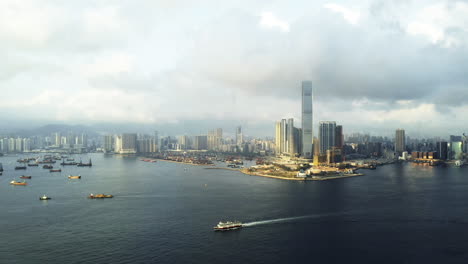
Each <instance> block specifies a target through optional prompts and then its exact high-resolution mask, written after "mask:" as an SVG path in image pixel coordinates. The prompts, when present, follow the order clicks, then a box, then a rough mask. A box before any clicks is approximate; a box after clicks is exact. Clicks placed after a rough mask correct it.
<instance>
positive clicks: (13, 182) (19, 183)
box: [10, 181, 28, 186]
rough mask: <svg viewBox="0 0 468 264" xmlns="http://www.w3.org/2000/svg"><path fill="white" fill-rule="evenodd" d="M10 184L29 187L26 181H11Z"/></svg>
mask: <svg viewBox="0 0 468 264" xmlns="http://www.w3.org/2000/svg"><path fill="white" fill-rule="evenodd" d="M10 184H11V185H23V186H26V185H28V183H27V182H25V181H23V182H17V181H11V182H10Z"/></svg>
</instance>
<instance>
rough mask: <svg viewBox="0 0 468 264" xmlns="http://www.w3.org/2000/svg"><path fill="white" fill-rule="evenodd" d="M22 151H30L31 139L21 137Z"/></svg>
mask: <svg viewBox="0 0 468 264" xmlns="http://www.w3.org/2000/svg"><path fill="white" fill-rule="evenodd" d="M22 145H23V152H30V151H31V139H29V138H23V144H22Z"/></svg>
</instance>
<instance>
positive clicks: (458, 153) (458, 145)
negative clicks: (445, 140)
mask: <svg viewBox="0 0 468 264" xmlns="http://www.w3.org/2000/svg"><path fill="white" fill-rule="evenodd" d="M450 158H451V159H455V160H459V159H462V158H463V142H462V141H454V142H450Z"/></svg>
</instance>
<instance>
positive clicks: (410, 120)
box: [0, 0, 468, 135]
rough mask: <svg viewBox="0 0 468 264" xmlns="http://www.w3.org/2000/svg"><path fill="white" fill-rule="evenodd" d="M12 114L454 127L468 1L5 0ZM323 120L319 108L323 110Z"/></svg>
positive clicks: (466, 77)
mask: <svg viewBox="0 0 468 264" xmlns="http://www.w3.org/2000/svg"><path fill="white" fill-rule="evenodd" d="M0 43H1V51H0V91H1V98H2V100H1V104H0V113H1V115H2V118H3V119H5V118H8V119H16V120H25V121H26V120H31V119H39V120H44V122H57V121H60V122H69V123H74V124H92V123H100V122H115V123H122V122H133V123H135V122H136V123H142V124H148V125H152V124H154V126H155V127H157V126H163V125H164V124H167V123H172V124H174V123H181V124H183V123H184V121H187V120H191V121H194V120H200V121H204V122H206V121H207V120H208V121H209V120H213V124H215V123H216V122H218V121H221V120H233V122H234V121H235V122H242V123H247V124H249V126H250V129H252V130H254V129H255V124H256V123H258V124H270V123H271V127H272V128H271V133H270V135H272V134H273V127H274V126H273V121H275V120H278V119H281V118H286V117H295V118H296V122H297V123H298V124H300V84H301V81H302V80H306V79H308V80H312V82H313V86H314V93H315V106H314V111H315V112H314V118H315V121H320V120H335V121H337V122H338V123H341V124H343V125H344V126H345V131H347V132H352V131H365V130H369V131H376V132H384V131H393V130H394V129H395V128H398V127H403V128H406V129H407V130H408V131H409V132H410V133H413V135H446V134H456V133H462V132H464V131H465V126H466V124H467V121H468V85H467V83H468V74H467V71H468V70H467V69H468V2H466V1H396V0H395V1H383V0H382V1H345V2H327V1H323V2H322V1H261V0H257V1H255V0H254V1H252V0H248V1H247V0H246V1H230V3H228V2H227V1H218V0H213V1H209V0H206V1H189V0H159V1H152V0H147V1H144V0H140V1H134V0H122V1H116V0H115V1H114V0H102V1H91V0H90V1H56V0H49V1H45V0H42V1H39V0H21V1H16V0H2V1H0ZM316 123H317V122H316Z"/></svg>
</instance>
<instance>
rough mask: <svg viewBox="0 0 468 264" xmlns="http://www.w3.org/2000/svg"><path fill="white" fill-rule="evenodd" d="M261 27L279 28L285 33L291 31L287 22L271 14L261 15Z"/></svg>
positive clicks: (264, 13)
mask: <svg viewBox="0 0 468 264" xmlns="http://www.w3.org/2000/svg"><path fill="white" fill-rule="evenodd" d="M260 17H261V19H260V26H262V27H265V28H278V29H279V30H281V31H283V32H288V31H289V23H288V22H287V21H284V20H281V19H279V18H277V17H276V16H275V14H273V13H271V12H263V13H262V14H261V15H260Z"/></svg>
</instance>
